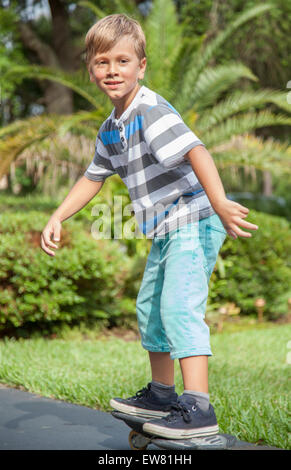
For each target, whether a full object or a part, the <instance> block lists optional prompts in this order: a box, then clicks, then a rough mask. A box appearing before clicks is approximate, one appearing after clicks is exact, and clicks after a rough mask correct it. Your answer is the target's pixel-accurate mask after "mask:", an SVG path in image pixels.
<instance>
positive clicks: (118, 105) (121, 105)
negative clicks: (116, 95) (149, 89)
mask: <svg viewBox="0 0 291 470" xmlns="http://www.w3.org/2000/svg"><path fill="white" fill-rule="evenodd" d="M140 88H141V85H140V84H139V83H137V84H136V86H135V87H134V88H133V89H132V90H131V92H130V93H129V94H128V95H126V96H124V98H123V100H122V101H121V102H120V101H119V102H114V100H112V103H113V105H114V106H115V110H114V117H115V119H119V118H120V117H121V115H122V114H123V113H124V111H125V110H126V109H127V108H128V106H129V105H130V104H131V103H132V101H133V100H134V98H135V96H136V94H137V93H138V91H139V90H140Z"/></svg>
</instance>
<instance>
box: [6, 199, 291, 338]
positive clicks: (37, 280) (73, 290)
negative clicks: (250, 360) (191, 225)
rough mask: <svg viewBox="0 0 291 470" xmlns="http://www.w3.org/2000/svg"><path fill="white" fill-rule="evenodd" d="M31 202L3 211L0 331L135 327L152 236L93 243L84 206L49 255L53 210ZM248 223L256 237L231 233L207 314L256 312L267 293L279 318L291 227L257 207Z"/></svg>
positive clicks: (289, 272) (290, 282)
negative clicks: (47, 234)
mask: <svg viewBox="0 0 291 470" xmlns="http://www.w3.org/2000/svg"><path fill="white" fill-rule="evenodd" d="M95 203H96V201H95ZM26 204H27V201H26V202H25V201H24V200H23V201H21V200H19V201H18V205H17V204H16V203H15V204H13V202H12V200H10V207H9V208H8V210H7V211H6V212H5V213H3V212H2V215H1V216H0V237H1V243H0V333H2V334H6V333H7V332H10V331H11V330H12V331H14V330H15V331H25V329H27V331H31V329H33V328H34V327H35V328H37V329H38V330H41V331H42V332H43V333H44V334H45V333H49V332H50V331H52V328H56V327H57V326H58V325H61V324H64V323H65V324H69V325H72V324H78V323H80V322H83V321H85V322H87V323H88V324H94V325H96V324H97V325H100V326H101V325H102V326H103V325H105V326H109V327H111V326H120V325H123V326H124V325H125V326H129V325H132V324H133V323H134V324H135V321H136V316H135V313H136V312H135V301H136V296H137V293H138V289H139V286H140V282H141V279H142V274H143V270H144V266H145V262H146V255H147V253H148V251H149V247H150V241H149V240H144V239H143V240H131V241H130V243H129V242H128V241H123V240H95V239H94V238H93V237H92V235H91V233H90V226H91V224H92V222H93V218H91V216H90V215H89V214H90V211H89V212H88V210H89V209H88V206H87V208H86V211H84V212H83V211H81V212H80V213H79V214H78V216H74V217H73V218H71V219H69V220H67V221H65V222H64V223H63V228H62V237H61V243H60V248H59V250H57V251H56V256H55V257H53V258H52V257H50V256H48V255H46V254H45V253H44V252H43V251H42V249H41V248H40V245H39V240H40V233H41V231H42V230H43V228H44V226H45V224H46V223H47V221H48V218H49V216H50V214H51V213H52V212H53V210H52V207H50V206H46V204H47V203H46V204H44V206H43V207H42V210H35V205H34V208H33V210H29V207H28V206H27V205H26ZM0 205H1V200H0ZM92 205H94V203H93V202H92ZM46 211H47V212H46ZM248 220H249V221H251V222H254V223H256V224H258V225H259V230H258V231H257V232H252V233H253V237H252V238H251V239H244V238H238V239H237V240H232V239H231V238H230V237H227V239H226V241H225V243H224V245H223V247H222V250H221V252H220V256H219V259H218V262H217V264H216V267H215V270H214V272H213V274H212V277H211V280H210V290H209V301H208V311H213V310H216V309H217V308H218V307H219V306H220V305H221V304H223V303H226V302H234V303H235V304H236V305H237V306H238V307H240V309H241V314H243V315H250V314H255V313H256V310H255V306H254V301H255V299H256V298H258V297H263V298H264V299H265V300H266V307H265V311H264V315H265V317H266V318H269V319H274V318H277V317H278V316H279V315H282V314H286V313H287V311H288V307H287V300H288V298H290V297H291V290H290V286H291V229H290V224H289V223H288V222H287V221H286V220H285V219H284V218H280V217H275V216H270V215H266V214H262V213H259V212H255V211H251V212H250V215H249V216H248ZM23 329H24V330H23Z"/></svg>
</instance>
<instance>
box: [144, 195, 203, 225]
mask: <svg viewBox="0 0 291 470" xmlns="http://www.w3.org/2000/svg"><path fill="white" fill-rule="evenodd" d="M202 191H204V189H198V190H197V191H194V192H192V193H185V194H182V196H194V195H195V194H198V193H201V192H202ZM182 196H179V197H178V198H177V199H176V200H175V201H174V202H173V203H172V204H171V205H170V207H169V209H166V210H165V211H164V212H162V213H161V214H158V215H156V216H155V217H154V218H153V219H151V220H149V221H148V222H144V223H143V225H142V231H143V233H144V234H146V233H147V232H148V231H149V230H150V229H151V230H153V229H154V228H156V227H157V225H158V222H160V220H161V218H165V217H166V216H167V215H168V214H169V212H170V210H171V208H172V207H173V206H176V205H177V204H178V201H179V199H180V197H182ZM150 224H151V226H150V228H149V225H150Z"/></svg>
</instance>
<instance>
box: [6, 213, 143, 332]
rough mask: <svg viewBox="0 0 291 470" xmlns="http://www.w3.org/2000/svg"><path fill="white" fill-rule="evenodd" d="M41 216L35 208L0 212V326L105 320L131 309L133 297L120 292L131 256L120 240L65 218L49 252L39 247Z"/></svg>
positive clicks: (109, 321) (115, 318)
mask: <svg viewBox="0 0 291 470" xmlns="http://www.w3.org/2000/svg"><path fill="white" fill-rule="evenodd" d="M47 220H48V217H47V215H45V214H43V213H40V212H37V211H30V212H28V213H21V212H13V213H12V212H11V213H6V214H5V215H2V216H1V228H0V235H1V245H0V280H1V287H0V330H2V331H4V330H7V329H9V328H16V327H23V326H28V325H30V326H32V324H36V323H37V324H38V326H39V327H42V328H44V329H45V331H47V329H49V326H50V325H53V324H54V323H56V322H65V323H74V322H80V321H81V320H85V319H86V320H89V321H90V320H91V321H99V322H103V324H106V325H107V326H108V325H109V326H110V325H111V324H116V323H118V319H119V317H121V316H122V317H123V321H125V320H126V318H127V317H129V318H130V316H131V315H133V314H135V299H134V298H133V297H127V296H126V292H125V290H126V286H127V285H128V283H129V277H130V273H131V270H132V268H131V266H132V263H133V262H134V260H133V259H130V258H129V257H128V256H127V254H126V253H125V252H124V250H121V245H120V243H118V242H117V241H114V240H113V241H109V240H98V241H97V240H94V239H93V237H92V236H91V234H90V233H88V232H86V231H85V230H84V228H83V225H82V223H81V222H80V221H74V220H73V219H70V220H68V221H66V222H65V223H64V224H63V229H62V237H61V242H60V244H59V246H60V248H59V250H56V255H55V257H50V256H48V255H47V254H45V253H44V252H43V250H42V249H41V248H40V234H41V231H42V229H43V227H44V226H45V224H46V222H47ZM134 293H135V292H134Z"/></svg>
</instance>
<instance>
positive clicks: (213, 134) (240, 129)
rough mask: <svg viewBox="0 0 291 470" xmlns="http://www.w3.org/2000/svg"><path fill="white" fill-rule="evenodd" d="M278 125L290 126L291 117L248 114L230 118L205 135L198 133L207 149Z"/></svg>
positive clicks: (268, 112) (265, 112)
mask: <svg viewBox="0 0 291 470" xmlns="http://www.w3.org/2000/svg"><path fill="white" fill-rule="evenodd" d="M278 125H281V126H282V125H286V126H290V125H291V117H289V116H285V115H284V114H274V113H271V112H270V111H259V112H257V113H252V112H250V113H243V114H240V115H237V116H232V117H230V118H229V119H227V120H226V121H224V122H223V123H221V124H219V125H217V126H214V127H212V128H211V129H210V130H208V131H206V132H205V133H202V132H200V136H201V139H202V141H203V142H204V143H205V145H206V146H207V147H209V146H212V145H214V144H215V143H216V144H219V143H222V142H227V141H228V140H229V139H231V138H232V136H234V135H241V134H244V133H246V132H250V131H252V130H255V129H258V128H260V127H266V126H278Z"/></svg>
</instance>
